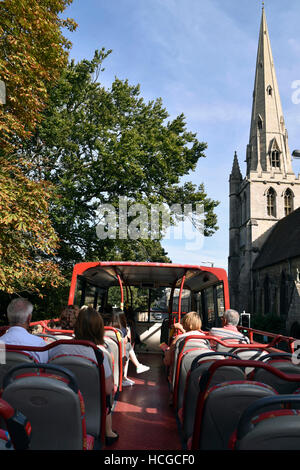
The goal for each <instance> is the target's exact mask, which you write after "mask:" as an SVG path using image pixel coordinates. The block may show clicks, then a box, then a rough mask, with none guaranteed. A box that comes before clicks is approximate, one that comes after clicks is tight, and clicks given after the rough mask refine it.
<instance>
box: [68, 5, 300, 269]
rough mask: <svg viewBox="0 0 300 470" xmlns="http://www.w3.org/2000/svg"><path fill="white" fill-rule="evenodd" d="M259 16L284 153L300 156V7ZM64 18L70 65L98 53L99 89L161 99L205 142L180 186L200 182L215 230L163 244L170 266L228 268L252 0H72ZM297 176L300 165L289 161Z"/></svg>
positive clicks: (254, 34)
mask: <svg viewBox="0 0 300 470" xmlns="http://www.w3.org/2000/svg"><path fill="white" fill-rule="evenodd" d="M265 10H266V15H267V22H268V28H269V33H270V39H271V45H272V50H273V56H274V63H275V69H276V73H277V79H278V83H279V89H280V94H281V100H282V106H283V112H284V116H285V121H286V127H287V129H288V133H289V144H290V149H291V151H293V150H294V149H295V148H300V135H299V128H300V104H296V103H294V102H293V100H292V94H293V92H294V91H295V90H293V89H292V83H293V82H294V81H296V80H300V61H299V55H300V30H299V18H300V2H299V0H289V1H288V2H286V3H284V2H282V0H272V1H271V0H266V1H265ZM66 16H69V17H71V18H74V19H75V21H76V22H77V23H78V25H79V26H78V29H77V31H76V32H74V33H70V34H68V37H69V38H70V39H71V41H72V43H73V47H72V50H71V53H70V56H71V58H74V59H75V60H76V61H77V60H81V59H83V58H92V56H93V53H94V50H95V49H99V48H102V47H105V48H106V49H112V50H113V52H112V54H111V55H110V56H109V57H108V58H107V59H106V61H105V64H104V65H105V71H104V72H103V74H102V75H101V77H100V81H101V83H102V84H103V85H104V86H106V87H108V88H109V87H110V86H111V84H112V82H113V80H114V78H115V77H118V78H120V79H128V80H129V83H131V84H137V83H139V84H140V86H141V95H142V96H143V98H144V99H145V100H146V101H148V100H153V99H156V98H158V97H161V98H162V100H163V104H164V106H165V107H166V109H167V110H168V112H169V115H170V119H172V118H174V117H175V116H177V115H178V114H180V113H182V112H183V113H184V115H185V117H186V122H187V128H188V129H189V130H191V131H193V132H196V133H197V137H198V139H199V140H200V141H204V142H207V145H208V148H207V150H206V158H205V159H204V158H202V159H200V160H199V162H198V165H197V169H196V171H195V172H193V173H191V174H189V175H188V176H187V177H186V178H185V180H190V181H192V182H194V183H196V184H200V183H204V185H205V189H206V192H207V194H208V196H209V197H211V198H213V199H216V200H219V201H220V205H219V206H218V208H217V209H216V212H217V215H218V225H219V230H218V231H217V232H216V233H215V234H214V235H213V236H212V237H209V238H205V239H204V240H203V241H202V243H199V246H196V244H195V243H194V244H192V249H191V246H189V245H188V243H187V240H181V241H180V240H173V241H172V240H165V241H164V242H163V246H164V247H165V248H166V250H167V251H168V253H169V256H170V257H171V259H172V261H173V262H178V263H192V264H202V262H203V261H208V262H211V263H214V265H215V266H219V267H224V268H225V269H227V257H228V245H229V236H228V219H229V198H228V178H229V174H230V171H231V167H232V161H233V155H234V151H235V150H236V151H237V153H238V157H239V161H240V167H241V170H242V173H243V175H244V174H245V163H244V160H245V154H246V145H247V143H248V139H249V130H250V116H251V106H252V92H253V86H254V72H255V63H256V53H257V44H258V34H259V25H260V18H261V2H260V1H258V0H252V1H251V2H250V1H249V0H84V1H83V0H73V4H72V5H71V6H70V7H69V8H68V9H67V11H66ZM293 168H294V171H295V173H297V174H298V173H299V172H300V160H294V161H293Z"/></svg>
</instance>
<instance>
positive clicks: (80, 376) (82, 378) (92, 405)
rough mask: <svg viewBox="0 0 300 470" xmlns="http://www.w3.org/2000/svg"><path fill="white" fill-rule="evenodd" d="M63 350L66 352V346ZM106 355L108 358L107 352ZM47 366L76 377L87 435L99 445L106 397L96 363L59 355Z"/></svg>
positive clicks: (103, 422)
mask: <svg viewBox="0 0 300 470" xmlns="http://www.w3.org/2000/svg"><path fill="white" fill-rule="evenodd" d="M65 349H66V350H67V346H66V348H65ZM101 352H102V351H101ZM104 353H105V352H104ZM107 355H108V356H109V357H110V354H109V353H108V352H107ZM49 364H53V365H58V366H62V367H64V368H66V369H68V370H69V371H71V372H72V373H73V374H74V376H75V377H76V381H77V383H78V387H79V390H80V392H81V393H82V396H83V400H84V404H85V422H86V429H87V433H88V434H89V435H92V436H94V438H95V439H96V440H97V445H101V441H103V437H104V427H105V414H106V395H105V378H104V375H103V377H101V373H100V370H99V365H98V363H97V362H95V361H93V360H92V359H90V358H88V357H84V356H78V355H74V354H70V355H69V354H61V355H58V356H54V357H52V358H51V359H50V360H49ZM102 381H104V383H102ZM103 416H104V417H103Z"/></svg>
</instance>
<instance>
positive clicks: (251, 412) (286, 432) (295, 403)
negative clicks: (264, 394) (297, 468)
mask: <svg viewBox="0 0 300 470" xmlns="http://www.w3.org/2000/svg"><path fill="white" fill-rule="evenodd" d="M284 407H286V408H284ZM287 407H288V408H287ZM299 429H300V397H299V396H297V395H279V396H278V395H277V396H275V397H269V398H263V399H260V400H257V401H256V402H254V403H253V404H252V405H251V406H250V407H248V408H247V409H246V410H245V411H244V413H243V414H242V416H241V418H240V420H239V423H238V426H237V430H236V432H235V433H234V435H233V439H232V442H231V448H232V449H233V450H276V451H278V450H299V448H300V432H299Z"/></svg>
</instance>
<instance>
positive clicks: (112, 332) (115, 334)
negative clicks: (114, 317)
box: [104, 326, 126, 391]
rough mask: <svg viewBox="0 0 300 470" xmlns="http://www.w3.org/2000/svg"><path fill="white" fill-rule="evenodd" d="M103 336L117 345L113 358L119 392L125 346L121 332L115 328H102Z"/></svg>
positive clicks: (124, 358)
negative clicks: (116, 353)
mask: <svg viewBox="0 0 300 470" xmlns="http://www.w3.org/2000/svg"><path fill="white" fill-rule="evenodd" d="M104 336H105V338H107V337H110V338H112V339H113V340H114V341H115V342H116V344H117V345H118V355H116V356H114V359H115V367H116V370H118V371H119V378H118V386H119V390H120V391H121V390H122V380H123V367H124V364H125V361H126V346H125V342H124V340H123V337H122V332H121V331H120V330H118V329H117V328H113V327H112V326H105V327H104Z"/></svg>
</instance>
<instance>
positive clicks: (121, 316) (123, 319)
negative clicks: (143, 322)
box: [119, 313, 127, 328]
mask: <svg viewBox="0 0 300 470" xmlns="http://www.w3.org/2000/svg"><path fill="white" fill-rule="evenodd" d="M119 320H120V325H121V327H122V328H126V327H127V321H126V316H125V313H119Z"/></svg>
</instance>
